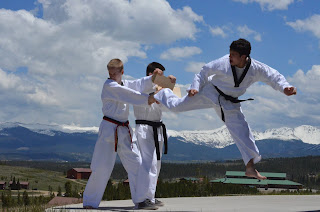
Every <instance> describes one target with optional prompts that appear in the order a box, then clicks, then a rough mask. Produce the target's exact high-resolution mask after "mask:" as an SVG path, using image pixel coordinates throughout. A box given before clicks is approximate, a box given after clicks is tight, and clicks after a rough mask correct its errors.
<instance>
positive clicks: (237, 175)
mask: <svg viewBox="0 0 320 212" xmlns="http://www.w3.org/2000/svg"><path fill="white" fill-rule="evenodd" d="M260 174H261V175H263V176H266V177H267V179H266V180H258V179H255V178H252V177H250V178H249V177H247V176H246V175H245V172H241V171H227V172H226V176H225V178H220V179H216V180H211V181H210V183H224V184H237V185H244V186H254V187H256V188H265V189H266V190H267V189H268V188H283V189H301V188H302V187H303V185H302V184H300V183H296V182H293V181H290V180H287V179H286V176H287V174H286V173H272V172H260Z"/></svg>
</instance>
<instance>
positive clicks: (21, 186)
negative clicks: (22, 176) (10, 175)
mask: <svg viewBox="0 0 320 212" xmlns="http://www.w3.org/2000/svg"><path fill="white" fill-rule="evenodd" d="M12 183H13V182H12V181H10V182H9V187H10V188H11V189H12V190H17V188H12ZM16 183H17V182H16ZM19 183H20V189H29V182H23V181H21V182H19Z"/></svg>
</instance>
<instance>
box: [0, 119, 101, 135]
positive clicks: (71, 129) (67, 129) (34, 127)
mask: <svg viewBox="0 0 320 212" xmlns="http://www.w3.org/2000/svg"><path fill="white" fill-rule="evenodd" d="M19 126H20V127H24V128H27V129H29V130H31V131H33V132H36V133H39V134H44V135H49V136H54V135H55V134H56V132H64V133H75V132H91V133H98V131H99V128H98V127H79V126H76V125H57V124H51V125H47V124H37V123H36V124H24V123H19V122H2V123H1V122H0V133H1V131H2V129H6V128H14V127H19Z"/></svg>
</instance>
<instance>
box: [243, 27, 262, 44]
mask: <svg viewBox="0 0 320 212" xmlns="http://www.w3.org/2000/svg"><path fill="white" fill-rule="evenodd" d="M237 30H238V32H239V34H240V36H241V37H250V36H253V38H254V39H255V40H256V41H259V42H260V41H262V39H261V35H260V33H258V32H256V31H254V30H252V29H250V28H249V27H248V26H247V25H243V26H238V27H237Z"/></svg>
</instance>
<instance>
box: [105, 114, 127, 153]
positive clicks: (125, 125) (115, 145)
mask: <svg viewBox="0 0 320 212" xmlns="http://www.w3.org/2000/svg"><path fill="white" fill-rule="evenodd" d="M103 120H105V121H108V122H111V123H113V124H116V125H117V127H116V132H115V134H114V140H115V141H114V151H115V152H116V151H117V147H118V127H127V128H128V132H129V135H130V139H131V147H132V136H131V132H130V128H129V121H126V122H120V121H117V120H114V119H112V118H109V117H107V116H103Z"/></svg>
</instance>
